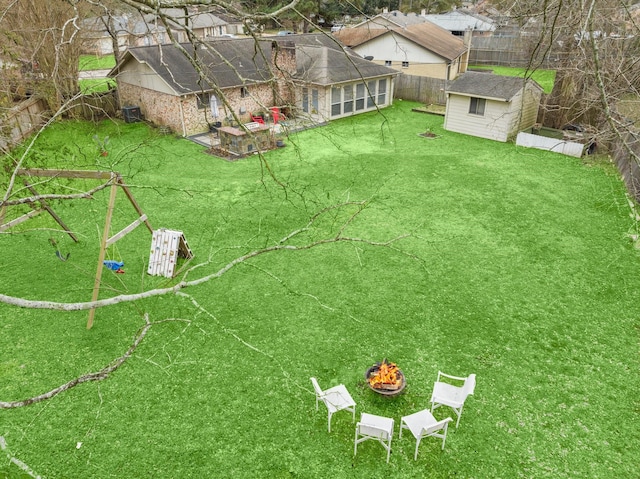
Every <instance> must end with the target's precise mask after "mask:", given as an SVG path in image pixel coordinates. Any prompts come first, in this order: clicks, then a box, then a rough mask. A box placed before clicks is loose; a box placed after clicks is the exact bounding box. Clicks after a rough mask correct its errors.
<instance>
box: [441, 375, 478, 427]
mask: <svg viewBox="0 0 640 479" xmlns="http://www.w3.org/2000/svg"><path fill="white" fill-rule="evenodd" d="M441 379H445V380H447V382H444V381H441ZM451 382H454V383H457V384H459V385H455V384H450V383H451ZM475 388H476V375H475V374H470V375H469V376H468V377H466V378H463V377H458V376H450V375H449V374H445V373H443V372H442V371H438V379H437V380H436V383H435V384H434V385H433V394H432V395H431V412H433V410H434V409H436V408H439V407H440V406H449V407H450V408H452V409H453V410H454V411H455V413H456V414H457V415H458V420H457V421H456V428H457V427H458V424H460V416H461V415H462V408H463V406H464V402H465V401H466V400H467V396H469V395H470V394H473V391H474V389H475Z"/></svg>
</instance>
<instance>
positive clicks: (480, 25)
mask: <svg viewBox="0 0 640 479" xmlns="http://www.w3.org/2000/svg"><path fill="white" fill-rule="evenodd" d="M420 16H421V17H423V18H425V19H426V20H428V21H430V22H431V23H435V24H436V25H438V26H439V27H441V28H444V29H445V30H447V31H449V32H451V33H452V34H453V35H455V36H457V37H463V38H464V41H465V43H468V42H469V41H470V40H471V37H488V36H491V35H492V34H493V32H494V30H495V29H496V26H495V25H494V22H493V20H491V19H490V18H489V17H485V16H483V15H480V14H478V13H473V12H470V11H468V10H462V9H458V10H453V11H451V12H447V13H441V14H438V15H427V14H425V13H424V10H423V13H422V14H421V15H420Z"/></svg>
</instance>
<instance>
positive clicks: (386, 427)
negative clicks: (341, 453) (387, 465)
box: [353, 412, 394, 462]
mask: <svg viewBox="0 0 640 479" xmlns="http://www.w3.org/2000/svg"><path fill="white" fill-rule="evenodd" d="M393 425H394V422H393V419H391V418H390V417H383V416H375V415H373V414H367V413H364V412H363V413H362V415H361V416H360V422H358V424H356V438H355V443H354V445H353V455H354V456H355V455H356V453H357V452H358V444H360V443H361V442H362V441H366V440H368V439H373V440H375V441H378V442H379V443H380V444H382V447H384V448H385V449H386V450H387V462H389V455H390V454H391V439H392V438H393Z"/></svg>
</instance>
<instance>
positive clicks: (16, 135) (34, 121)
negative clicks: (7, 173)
mask: <svg viewBox="0 0 640 479" xmlns="http://www.w3.org/2000/svg"><path fill="white" fill-rule="evenodd" d="M46 113H47V104H46V102H45V101H44V100H42V99H40V98H29V99H28V100H25V101H23V102H22V103H20V104H18V105H16V106H15V107H13V108H11V109H10V110H9V112H8V113H7V115H6V116H5V117H4V118H3V119H2V120H0V149H1V150H2V151H8V150H10V149H11V148H12V147H14V146H15V145H17V144H18V143H20V142H21V141H22V140H23V139H25V138H26V137H27V136H29V135H30V134H31V133H33V132H34V131H35V130H36V129H37V128H39V127H40V126H42V125H43V124H44V123H45V121H46V119H47V118H46V116H47V115H46Z"/></svg>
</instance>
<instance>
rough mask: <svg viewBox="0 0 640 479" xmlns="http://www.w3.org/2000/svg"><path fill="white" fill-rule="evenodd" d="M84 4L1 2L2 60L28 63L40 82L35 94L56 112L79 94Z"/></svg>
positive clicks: (52, 0) (62, 0)
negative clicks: (81, 29)
mask: <svg viewBox="0 0 640 479" xmlns="http://www.w3.org/2000/svg"><path fill="white" fill-rule="evenodd" d="M87 6H88V5H87V3H85V2H82V1H79V2H70V1H65V0H48V1H46V2H36V1H33V0H15V1H9V0H4V1H3V6H2V12H3V17H2V19H1V22H0V36H1V37H2V39H3V54H4V57H5V58H7V59H8V60H9V61H12V62H20V63H23V64H28V65H29V68H30V69H32V70H33V74H34V75H35V76H37V77H39V78H40V80H41V81H38V82H35V83H34V92H33V93H34V94H36V95H39V96H41V97H43V98H44V99H46V100H47V102H48V104H49V106H50V108H51V109H52V110H54V111H55V110H57V109H58V108H60V106H61V105H62V104H63V103H64V101H65V100H66V99H68V98H71V97H73V96H74V95H76V94H77V93H78V91H79V88H78V59H79V57H80V53H81V46H82V38H81V35H80V22H81V20H82V19H83V18H86V12H87Z"/></svg>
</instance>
